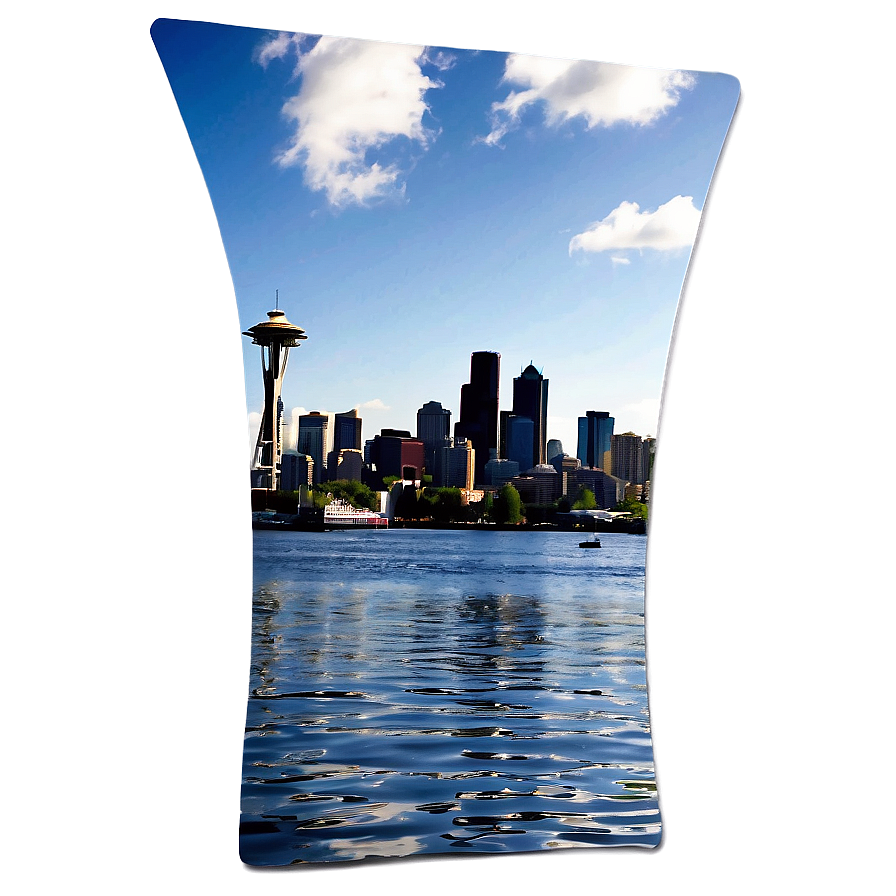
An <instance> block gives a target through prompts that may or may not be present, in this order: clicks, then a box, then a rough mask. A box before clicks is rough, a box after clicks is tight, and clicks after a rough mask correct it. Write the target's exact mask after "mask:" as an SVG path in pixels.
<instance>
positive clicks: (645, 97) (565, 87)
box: [483, 54, 696, 146]
mask: <svg viewBox="0 0 896 896" xmlns="http://www.w3.org/2000/svg"><path fill="white" fill-rule="evenodd" d="M502 82H503V83H506V84H509V85H511V86H513V87H517V88H521V89H519V90H511V92H510V93H509V94H508V96H507V97H506V99H504V100H502V101H501V102H499V103H494V104H493V105H492V112H491V126H492V130H491V132H490V133H489V134H488V136H487V137H485V138H483V142H485V143H488V144H490V145H492V146H494V145H497V144H499V143H500V142H501V139H502V138H503V137H504V135H505V134H507V133H508V132H509V131H512V130H513V129H514V128H515V127H517V125H518V124H519V120H520V115H521V114H522V112H523V110H524V109H526V108H527V107H529V106H532V105H534V104H535V103H543V104H544V111H545V119H546V121H547V123H548V125H551V126H557V125H559V124H562V123H563V122H564V121H567V120H568V119H570V118H577V117H581V118H584V119H585V122H586V124H587V127H588V128H589V129H591V128H595V127H598V126H604V127H610V126H611V125H614V124H620V123H627V124H633V125H648V124H651V123H653V122H654V121H656V120H657V119H658V118H660V117H661V116H662V115H664V114H665V113H666V112H668V111H669V109H671V108H673V107H674V106H675V105H676V104H677V103H678V101H679V99H680V97H681V91H682V90H689V89H690V88H692V87H693V86H694V84H695V83H696V80H695V78H694V76H693V75H691V74H689V73H687V72H680V71H672V72H669V71H658V70H655V69H647V68H637V67H634V66H628V65H611V64H609V63H606V62H587V61H574V60H569V59H544V58H541V57H538V56H519V55H515V54H511V55H510V56H508V57H507V62H506V63H505V66H504V77H503V78H502Z"/></svg>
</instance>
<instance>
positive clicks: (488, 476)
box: [485, 457, 520, 488]
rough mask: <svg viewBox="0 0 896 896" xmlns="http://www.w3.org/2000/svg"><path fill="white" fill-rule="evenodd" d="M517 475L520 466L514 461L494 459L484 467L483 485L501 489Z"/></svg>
mask: <svg viewBox="0 0 896 896" xmlns="http://www.w3.org/2000/svg"><path fill="white" fill-rule="evenodd" d="M519 473H520V465H519V464H518V463H517V462H516V461H515V460H506V459H504V458H499V457H495V458H492V459H491V460H490V461H489V462H488V463H487V464H486V465H485V484H486V485H491V486H492V487H494V488H501V486H502V485H506V484H507V483H508V482H510V480H511V479H513V477H514V476H519Z"/></svg>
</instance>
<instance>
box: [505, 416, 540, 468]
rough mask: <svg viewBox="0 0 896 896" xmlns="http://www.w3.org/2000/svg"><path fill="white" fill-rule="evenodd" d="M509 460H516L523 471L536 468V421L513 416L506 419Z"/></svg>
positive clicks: (506, 441)
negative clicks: (534, 434)
mask: <svg viewBox="0 0 896 896" xmlns="http://www.w3.org/2000/svg"><path fill="white" fill-rule="evenodd" d="M506 429H507V434H506V436H505V444H506V446H507V459H508V460H515V461H516V462H517V463H518V464H519V465H520V469H521V470H528V469H530V468H531V467H534V466H535V457H534V445H535V440H534V437H533V433H534V432H535V421H534V420H532V418H531V417H519V416H517V415H516V414H511V415H510V416H509V417H507V418H506Z"/></svg>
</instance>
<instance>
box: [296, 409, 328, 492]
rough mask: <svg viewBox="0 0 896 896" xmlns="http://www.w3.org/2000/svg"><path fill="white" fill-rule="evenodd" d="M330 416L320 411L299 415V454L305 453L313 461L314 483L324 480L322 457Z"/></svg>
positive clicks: (325, 447)
mask: <svg viewBox="0 0 896 896" xmlns="http://www.w3.org/2000/svg"><path fill="white" fill-rule="evenodd" d="M329 424H330V418H329V417H327V415H326V414H321V412H320V411H312V412H311V413H310V414H303V415H302V416H301V417H299V438H298V443H297V450H298V452H299V454H307V455H309V456H310V457H311V459H312V460H313V461H314V484H315V485H318V484H319V483H321V482H323V481H324V457H325V456H326V451H327V430H328V428H329Z"/></svg>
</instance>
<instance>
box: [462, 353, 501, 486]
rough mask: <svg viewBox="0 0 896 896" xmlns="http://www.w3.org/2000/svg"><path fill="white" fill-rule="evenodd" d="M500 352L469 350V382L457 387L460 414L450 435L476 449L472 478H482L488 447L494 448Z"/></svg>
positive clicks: (496, 440) (496, 437)
mask: <svg viewBox="0 0 896 896" xmlns="http://www.w3.org/2000/svg"><path fill="white" fill-rule="evenodd" d="M500 372H501V355H500V354H498V352H473V354H472V355H470V382H469V383H465V384H464V385H463V386H461V388H460V416H459V419H458V421H457V423H455V424H454V438H455V440H457V439H467V440H468V441H469V442H470V443H471V444H472V447H473V450H474V451H475V452H476V467H475V472H474V478H475V481H476V482H477V483H480V482H482V481H483V475H484V472H485V464H486V462H487V461H488V459H489V457H491V454H490V452H491V449H493V448H494V449H497V448H498V381H499V378H500Z"/></svg>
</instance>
